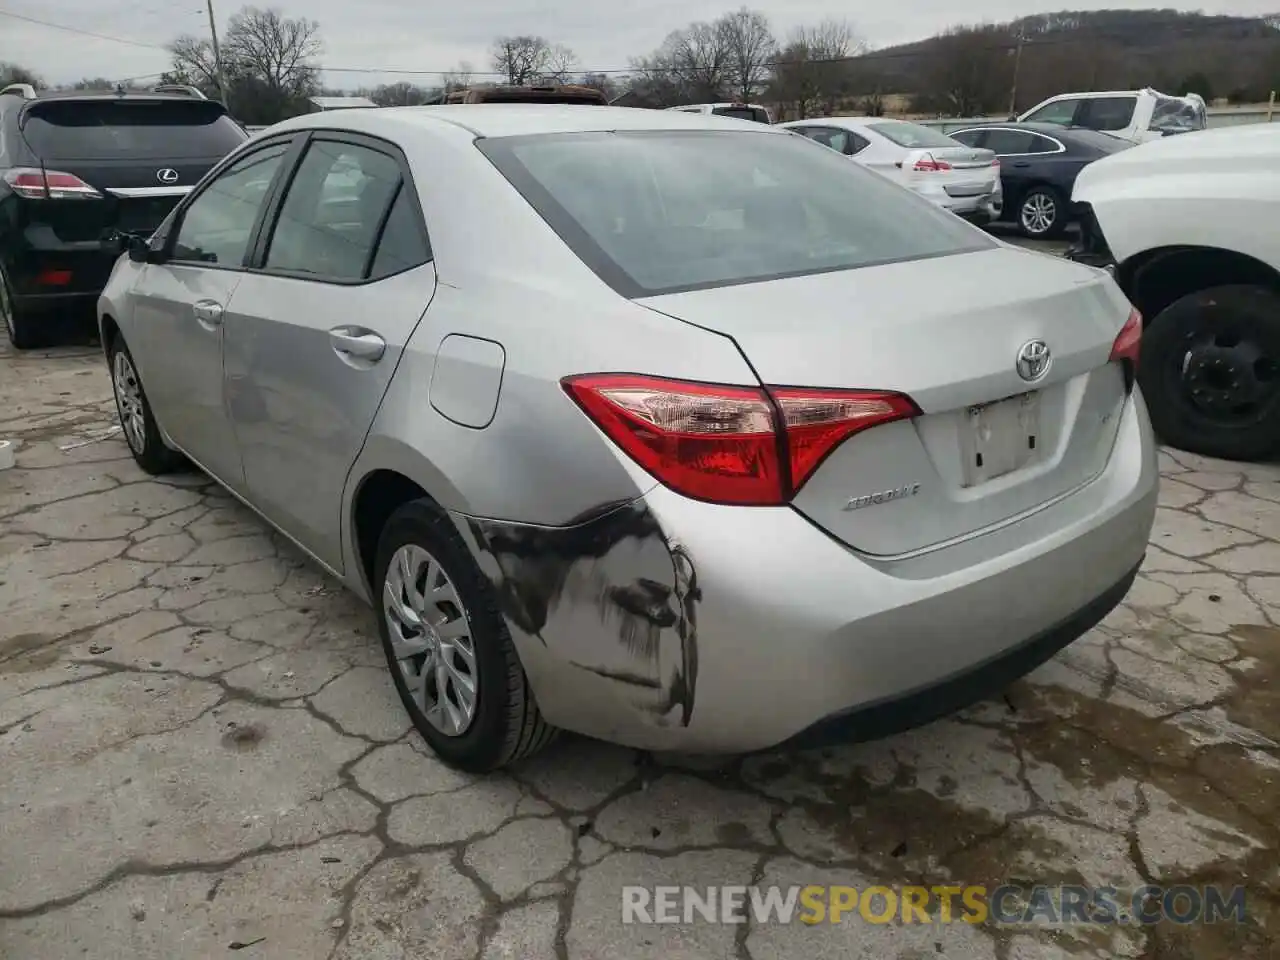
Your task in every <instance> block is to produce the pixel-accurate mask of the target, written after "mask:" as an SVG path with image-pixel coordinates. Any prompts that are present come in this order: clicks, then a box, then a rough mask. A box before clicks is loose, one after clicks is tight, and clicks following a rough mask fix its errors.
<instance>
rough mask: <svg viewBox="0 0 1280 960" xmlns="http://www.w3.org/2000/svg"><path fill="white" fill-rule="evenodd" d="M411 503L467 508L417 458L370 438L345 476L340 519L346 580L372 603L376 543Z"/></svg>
mask: <svg viewBox="0 0 1280 960" xmlns="http://www.w3.org/2000/svg"><path fill="white" fill-rule="evenodd" d="M413 500H428V501H430V502H431V503H433V504H434V505H436V506H437V507H439V508H441V509H442V510H444V511H446V512H454V511H462V512H465V509H466V501H465V500H464V498H463V497H462V494H461V493H460V492H459V491H458V489H457V487H455V486H454V484H453V483H452V482H450V481H449V479H448V478H447V477H445V476H444V474H442V473H441V472H440V471H439V470H438V469H437V468H436V467H435V466H434V465H432V464H431V463H430V461H428V460H427V459H426V458H425V457H423V456H422V455H421V454H419V453H417V452H416V451H414V450H412V449H410V448H409V447H407V446H405V445H404V444H402V443H400V442H399V441H396V440H392V439H390V438H388V437H371V438H369V440H368V442H367V443H366V444H365V448H364V450H362V451H361V454H360V457H359V458H358V459H357V460H356V463H355V466H353V467H352V470H351V473H350V475H349V477H348V480H347V494H346V497H345V505H344V507H343V515H344V517H345V518H346V522H345V532H346V537H345V542H346V550H345V553H346V567H347V572H348V576H347V580H348V581H349V585H350V586H351V587H352V588H353V589H356V590H357V591H358V592H359V591H363V592H364V594H365V596H366V598H367V599H369V600H371V601H372V600H375V599H376V597H375V595H374V590H373V565H374V562H375V560H376V558H377V553H378V540H379V538H380V537H381V535H382V531H383V529H384V528H385V526H386V524H387V520H388V519H390V517H391V515H392V514H393V513H395V511H396V510H398V509H399V508H400V507H402V506H403V505H404V504H406V503H409V502H411V501H413Z"/></svg>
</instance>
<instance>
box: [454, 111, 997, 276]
mask: <svg viewBox="0 0 1280 960" xmlns="http://www.w3.org/2000/svg"><path fill="white" fill-rule="evenodd" d="M477 146H478V147H479V149H480V150H482V151H483V152H484V153H485V155H486V156H488V157H489V159H490V160H491V161H492V162H493V163H494V165H495V166H496V167H497V168H498V169H499V170H500V171H501V172H502V173H503V175H504V176H506V177H507V179H508V180H510V181H511V183H512V184H513V185H514V186H515V188H516V189H517V190H519V191H520V193H521V194H522V195H523V196H524V197H525V199H526V200H528V201H529V203H530V204H532V206H533V207H534V208H535V209H536V210H537V211H538V213H540V214H541V215H542V217H543V218H544V219H545V220H546V221H547V222H548V223H549V224H550V225H551V227H552V228H553V229H554V230H555V231H556V232H557V233H558V234H559V235H560V237H561V238H562V239H563V240H564V241H565V243H567V244H568V245H569V247H570V248H572V249H573V251H574V252H575V253H576V254H577V255H578V256H579V257H581V258H582V260H583V261H584V262H585V263H587V264H588V265H589V266H590V267H591V268H592V269H593V270H595V272H596V273H597V274H598V275H599V276H600V277H601V279H603V280H604V281H605V282H607V283H609V284H610V285H611V286H613V288H614V289H615V290H617V291H618V292H619V293H621V294H622V295H623V296H628V297H639V296H648V295H654V294H659V293H673V292H676V291H678V290H693V289H700V288H704V287H715V286H724V285H727V284H735V283H748V282H752V281H758V280H769V279H776V278H780V277H787V276H800V275H803V274H809V273H822V272H827V271H832V270H847V269H851V268H855V267H865V266H870V265H872V264H880V263H891V262H895V261H900V260H913V259H919V258H923V257H936V256H942V255H945V254H953V253H962V252H968V251H972V250H982V249H988V248H990V247H991V246H993V241H991V240H990V239H988V238H987V237H986V236H985V235H984V234H982V233H981V232H980V231H978V230H975V229H974V228H973V227H970V226H969V225H967V224H965V223H964V222H963V221H961V220H960V219H959V218H958V217H955V216H954V215H952V214H950V213H947V212H945V211H943V210H941V209H939V208H937V207H935V206H933V205H932V204H931V203H930V202H929V201H927V200H924V199H921V198H920V197H918V196H916V195H915V194H912V193H911V192H910V191H907V190H903V189H902V188H901V187H900V186H897V185H896V184H894V183H893V182H891V181H890V180H889V179H887V178H885V177H882V176H880V175H879V174H876V173H872V172H870V171H868V170H865V169H863V168H861V167H859V166H858V165H857V164H852V163H849V162H848V160H846V159H845V158H844V157H842V156H841V155H840V154H838V153H836V152H835V151H833V150H831V149H830V148H828V147H824V146H822V145H820V144H816V143H814V142H813V141H811V140H807V139H805V138H803V137H796V136H789V135H778V134H774V133H770V132H766V131H764V130H761V131H760V132H758V133H757V132H752V131H747V130H742V131H669V130H663V131H639V132H637V131H626V132H614V133H585V134H554V135H538V136H527V137H492V138H488V139H483V140H479V141H477Z"/></svg>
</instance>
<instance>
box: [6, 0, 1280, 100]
mask: <svg viewBox="0 0 1280 960" xmlns="http://www.w3.org/2000/svg"><path fill="white" fill-rule="evenodd" d="M259 5H261V6H277V7H278V8H279V9H281V10H282V11H283V12H284V13H285V14H286V15H287V16H295V17H296V16H305V17H309V18H311V19H313V20H316V21H318V22H319V24H320V32H321V36H322V38H323V41H324V55H323V57H322V61H323V63H324V64H325V65H326V66H330V67H356V68H369V69H377V70H420V71H428V70H448V69H450V68H451V67H453V66H454V65H455V64H457V63H458V62H459V61H463V60H466V61H470V62H471V64H472V65H473V66H474V67H475V68H476V69H477V70H488V69H490V68H491V66H490V63H489V54H488V50H489V46H490V43H491V42H492V40H493V38H494V37H495V36H497V35H499V34H521V33H533V34H539V35H541V36H544V37H546V38H547V39H548V40H551V41H553V42H557V43H564V44H566V45H568V46H569V47H570V48H572V49H573V50H574V52H575V53H576V54H577V55H578V62H579V66H580V67H582V68H588V69H602V70H603V69H610V68H614V69H617V68H624V67H626V66H627V63H628V58H629V57H631V56H633V55H637V54H643V53H647V52H649V51H650V50H652V49H653V48H654V47H656V46H657V45H658V44H659V43H660V42H661V41H662V38H663V37H664V36H665V35H666V34H667V33H668V32H670V31H671V30H674V29H677V28H679V27H681V26H684V25H685V24H687V23H689V22H690V21H692V20H698V19H708V20H709V19H713V18H715V17H716V16H718V15H719V14H721V13H724V12H725V11H726V10H728V9H732V8H734V7H735V6H737V4H736V3H734V2H733V0H722V2H715V0H615V2H612V3H610V2H605V3H586V2H583V0H443V2H435V3H429V4H428V3H421V2H418V3H415V2H412V0H398V2H397V0H281V2H279V3H275V4H273V3H270V2H269V0H263V2H261V3H260V4H259ZM1161 5H1162V4H1160V3H1159V2H1147V3H1115V2H1112V3H1093V2H1089V0H1068V2H1065V3H1063V5H1062V6H1063V7H1066V8H1069V9H1103V8H1107V7H1119V8H1129V9H1141V8H1144V7H1157V6H1161ZM1276 5H1277V0H1202V2H1201V3H1200V4H1199V5H1198V6H1197V7H1196V9H1199V10H1201V11H1203V12H1204V13H1234V14H1242V15H1259V14H1263V13H1265V12H1268V11H1269V10H1271V9H1274V7H1275V6H1276ZM749 6H751V7H753V8H754V9H757V10H760V11H763V12H764V13H765V14H767V15H768V16H769V18H770V19H771V21H772V23H773V27H774V30H775V32H776V33H777V34H778V35H779V36H785V35H786V33H787V32H788V31H789V30H791V29H793V28H795V27H796V26H799V25H801V24H804V23H809V22H816V21H818V20H821V19H822V18H823V17H828V16H832V15H835V16H843V17H846V18H847V19H848V20H849V21H850V22H851V23H853V25H854V26H855V28H856V29H857V30H858V32H859V33H860V34H861V35H862V37H863V38H864V39H865V40H867V41H868V42H869V43H870V44H871V45H872V46H874V47H884V46H890V45H892V44H895V43H902V42H905V41H908V40H917V39H921V38H923V37H927V36H930V35H932V34H934V33H937V32H938V31H939V30H941V29H943V28H945V27H947V26H950V25H952V24H954V23H956V22H957V21H974V20H980V19H982V20H988V21H1002V20H1010V19H1012V18H1014V17H1017V16H1021V15H1023V14H1029V13H1032V12H1034V10H1035V8H1033V7H1031V6H1028V5H1027V4H1026V2H1025V0H979V2H977V3H972V4H957V3H955V2H954V0H895V2H893V3H874V4H873V3H867V4H864V5H863V6H864V7H865V12H862V13H859V12H858V7H856V6H843V5H839V4H835V3H831V2H826V3H824V2H821V0H757V2H755V3H751V4H749ZM238 7H239V3H238V2H237V3H236V4H235V5H233V4H232V3H229V2H227V0H215V11H216V13H217V14H218V20H219V29H222V27H223V26H224V25H225V23H226V20H227V18H228V17H229V16H230V15H231V14H232V13H234V12H235V10H236V9H238ZM1045 9H1054V8H1053V7H1046V8H1045ZM961 10H965V11H967V12H966V13H963V14H961V13H959V11H961ZM0 11H4V12H7V13H15V14H22V15H25V16H28V17H34V18H36V19H39V20H45V21H49V22H52V23H58V24H62V25H64V26H68V27H75V28H77V29H79V30H83V31H88V32H92V33H98V34H103V35H105V36H111V37H116V38H121V39H126V40H130V41H132V42H133V45H131V44H127V43H118V42H112V41H111V40H106V39H97V38H94V37H87V36H83V35H77V34H75V33H70V32H66V31H63V30H57V29H53V28H50V27H45V26H38V25H36V24H33V23H28V22H24V21H22V20H18V19H15V18H13V17H7V16H2V15H0V60H5V61H14V62H17V63H20V64H22V65H23V66H27V67H30V68H32V69H34V70H35V71H36V72H37V73H39V74H40V75H41V76H43V77H45V78H46V79H47V80H49V81H53V82H60V81H72V80H77V79H80V78H81V77H85V76H105V77H109V78H112V79H123V78H127V77H138V76H144V75H148V74H156V73H159V72H160V71H162V70H164V69H165V68H166V67H167V66H168V56H167V54H166V53H165V52H164V50H163V49H162V48H163V47H164V45H165V44H166V43H167V42H168V41H169V40H171V39H172V38H173V37H174V36H176V35H178V34H180V33H195V34H199V35H200V36H207V34H208V30H209V25H208V19H207V16H206V13H205V8H204V4H203V0H167V2H165V0H0ZM396 80H409V81H412V82H415V83H423V84H427V83H429V82H430V78H427V77H413V76H409V75H399V76H395V75H390V74H381V75H368V76H361V75H357V74H351V73H329V74H326V76H325V84H326V86H341V87H348V88H350V87H356V86H365V85H368V86H372V85H374V84H376V83H383V82H394V81H396Z"/></svg>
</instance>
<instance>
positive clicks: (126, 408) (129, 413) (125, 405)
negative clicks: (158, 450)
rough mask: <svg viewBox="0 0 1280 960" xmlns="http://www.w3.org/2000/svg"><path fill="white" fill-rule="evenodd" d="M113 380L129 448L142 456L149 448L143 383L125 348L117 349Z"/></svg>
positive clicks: (112, 370)
mask: <svg viewBox="0 0 1280 960" xmlns="http://www.w3.org/2000/svg"><path fill="white" fill-rule="evenodd" d="M111 382H112V385H113V386H114V387H115V393H116V405H117V407H119V409H120V426H121V427H122V428H123V429H124V436H125V439H126V440H127V441H128V442H129V449H131V450H132V451H133V452H134V453H136V454H138V456H142V455H143V454H144V453H145V452H146V448H147V420H146V415H145V414H144V412H143V409H142V404H143V400H142V384H141V383H139V382H138V374H137V371H135V370H134V369H133V362H132V361H131V360H130V359H129V354H127V353H126V352H125V351H124V350H117V351H116V355H115V359H114V360H113V361H112V364H111Z"/></svg>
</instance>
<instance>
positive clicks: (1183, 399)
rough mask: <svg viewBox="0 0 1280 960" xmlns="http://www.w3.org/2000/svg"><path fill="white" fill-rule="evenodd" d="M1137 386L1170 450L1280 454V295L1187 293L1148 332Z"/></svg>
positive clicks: (1258, 456) (1230, 455)
mask: <svg viewBox="0 0 1280 960" xmlns="http://www.w3.org/2000/svg"><path fill="white" fill-rule="evenodd" d="M1138 382H1139V384H1140V385H1141V387H1142V392H1143V395H1144V397H1145V398H1146V401H1147V407H1148V409H1149V410H1150V413H1151V422H1152V425H1153V426H1154V427H1155V429H1156V432H1157V433H1158V434H1159V435H1160V436H1161V438H1162V439H1163V440H1164V441H1165V442H1166V443H1168V444H1170V445H1171V446H1174V447H1177V448H1179V449H1181V450H1186V451H1189V452H1191V453H1198V454H1202V455H1203V456H1207V457H1219V458H1221V459H1224V460H1245V461H1250V460H1262V459H1264V458H1266V457H1269V456H1271V455H1272V454H1274V453H1276V452H1277V450H1280V293H1277V292H1276V291H1274V290H1271V289H1268V288H1267V287H1261V286H1251V285H1244V284H1240V285H1230V286H1221V287H1211V288H1209V289H1208V290H1200V291H1198V292H1196V293H1191V294H1188V295H1187V296H1185V297H1182V298H1181V299H1179V300H1176V301H1174V302H1173V303H1172V304H1170V305H1169V306H1167V307H1165V308H1164V309H1163V310H1161V311H1160V312H1159V313H1158V314H1157V315H1156V316H1155V317H1154V318H1153V319H1152V320H1151V322H1150V323H1149V324H1148V326H1147V329H1146V330H1145V331H1144V332H1143V344H1142V361H1141V364H1140V366H1139V370H1138Z"/></svg>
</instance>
